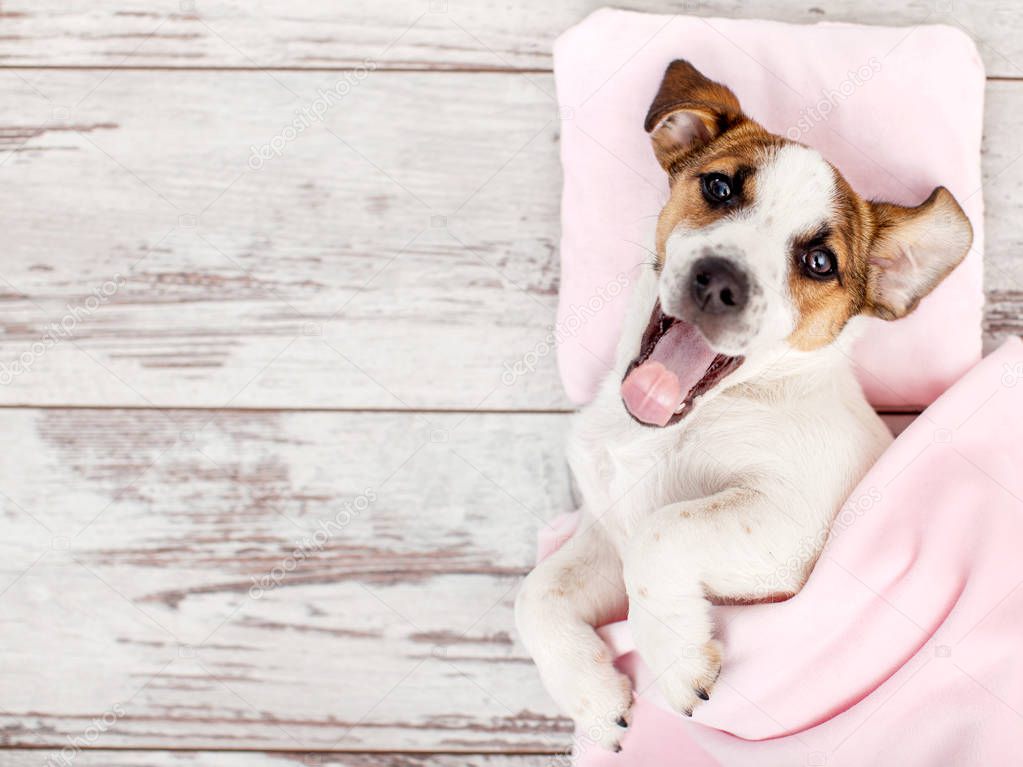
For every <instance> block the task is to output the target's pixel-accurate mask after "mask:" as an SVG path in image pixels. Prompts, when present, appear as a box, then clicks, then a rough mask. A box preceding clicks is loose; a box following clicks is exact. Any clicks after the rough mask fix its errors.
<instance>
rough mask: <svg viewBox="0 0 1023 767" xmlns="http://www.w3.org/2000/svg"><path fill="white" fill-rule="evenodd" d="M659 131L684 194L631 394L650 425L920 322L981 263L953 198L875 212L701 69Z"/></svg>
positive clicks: (660, 240)
mask: <svg viewBox="0 0 1023 767" xmlns="http://www.w3.org/2000/svg"><path fill="white" fill-rule="evenodd" d="M646 129H647V131H648V132H649V134H650V139H651V141H652V143H653V148H654V153H655V154H656V156H657V159H658V161H659V162H660V164H661V166H662V167H663V168H664V170H665V171H666V172H667V173H668V177H669V181H670V189H671V192H670V197H669V199H668V202H667V204H666V205H665V206H664V209H663V210H662V211H661V214H660V218H659V220H658V224H657V235H656V248H657V262H656V263H657V273H658V276H657V298H658V300H657V302H656V305H655V306H654V309H653V313H652V316H651V317H650V321H649V323H648V324H647V327H646V331H645V332H644V333H643V337H642V339H641V341H640V348H639V354H638V355H637V356H636V357H635V359H634V360H633V361H632V362H631V364H630V365H629V366H628V368H627V371H626V375H625V378H624V379H623V381H622V386H621V393H622V398H623V400H624V402H625V406H626V408H627V409H628V410H629V412H630V413H631V414H632V415H633V417H635V418H636V419H637V420H639V421H640V422H642V423H646V424H650V425H655V426H665V425H668V424H673V423H677V422H678V421H680V420H681V419H682V418H684V417H685V416H686V414H687V413H688V412H690V411H691V410H692V409H693V406H694V403H695V402H696V401H697V398H706V397H707V396H710V395H711V394H712V393H713V392H715V391H718V390H720V389H721V388H722V386H721V384H722V383H727V381H728V380H729V379H730V378H731V380H739V379H741V378H742V377H743V376H742V375H736V374H735V371H737V370H739V369H740V368H741V367H742V366H744V364H750V361H755V360H761V359H766V358H768V357H771V356H772V355H773V356H774V357H777V355H778V354H779V353H781V352H785V351H787V350H790V349H794V350H799V351H800V352H804V353H805V352H811V351H813V350H817V349H821V348H823V347H826V346H828V345H829V344H831V343H832V342H833V341H835V340H836V339H837V338H838V336H839V334H840V333H841V332H842V329H843V328H844V327H845V326H846V323H847V322H848V321H849V320H850V319H851V318H853V317H855V316H857V315H861V314H864V315H872V316H874V317H880V318H882V319H885V320H894V319H897V318H899V317H903V316H905V315H906V314H908V313H909V312H911V311H913V309H914V308H915V307H916V305H917V304H918V303H919V301H920V299H921V298H923V297H924V296H925V295H927V294H928V293H929V292H931V290H933V289H934V287H935V286H937V285H938V283H940V282H941V280H942V279H944V277H945V276H946V275H947V274H948V273H949V272H951V271H952V269H954V268H955V267H956V265H957V264H959V262H960V261H962V259H963V257H964V256H965V255H966V253H967V251H968V250H969V247H970V243H971V240H972V236H973V233H972V229H971V227H970V223H969V221H968V220H967V218H966V216H965V214H964V213H963V211H962V209H961V208H960V207H959V205H958V203H957V202H956V201H955V199H954V198H953V197H952V195H951V194H950V193H949V192H948V190H947V189H945V188H944V187H938V188H937V189H935V190H934V191H933V192H932V193H931V195H930V197H928V198H927V200H925V201H924V202H923V203H921V204H920V205H918V206H917V207H915V208H907V207H902V206H900V205H894V204H890V203H882V202H871V201H867V200H864V199H862V198H861V197H859V196H858V195H857V194H856V193H855V192H854V191H853V190H852V188H851V187H850V186H849V184H848V183H847V182H846V181H845V179H844V178H842V176H841V175H840V174H839V173H838V171H837V170H835V168H834V167H832V166H831V165H830V164H828V162H827V161H826V160H824V158H823V157H821V156H820V154H818V153H817V152H816V151H814V150H813V149H810V148H808V147H806V146H803V145H802V144H798V143H796V142H793V141H789V140H787V139H784V138H782V137H780V136H776V135H774V134H771V133H768V132H767V131H766V130H765V129H764V128H763V127H762V126H760V125H758V124H757V123H756V122H754V121H753V120H751V119H749V118H748V117H746V116H745V115H744V114H743V113H742V109H741V108H740V106H739V102H738V100H737V99H736V97H735V94H733V93H732V92H731V91H730V90H729V89H728V88H726V87H725V86H723V85H721V84H719V83H715V82H713V81H711V80H709V79H707V78H706V77H704V76H703V75H702V74H700V73H699V72H698V71H697V70H696V69H694V68H693V66H692V65H691V64H689V63H688V62H686V61H675V62H673V63H672V64H671V65H670V66H669V67H668V70H667V71H666V72H665V74H664V80H663V81H662V83H661V88H660V91H659V92H658V94H657V97H656V98H655V99H654V102H653V104H652V105H651V106H650V112H649V114H648V115H647V118H646ZM747 372H748V371H747Z"/></svg>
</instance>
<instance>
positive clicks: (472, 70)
mask: <svg viewBox="0 0 1023 767" xmlns="http://www.w3.org/2000/svg"><path fill="white" fill-rule="evenodd" d="M360 69H362V67H354V66H337V67H329V66H311V67H295V66H285V67H282V66H269V67H257V66H244V67H243V66H211V67H201V66H170V65H166V64H162V65H161V64H157V65H149V66H144V65H130V66H112V67H108V66H101V65H99V64H0V72H32V71H51V72H114V71H117V72H270V73H302V72H309V73H313V74H315V73H330V72H355V71H357V70H360ZM378 72H383V73H391V74H417V75H418V74H441V75H444V74H468V75H473V74H479V75H495V74H497V75H500V74H507V75H552V74H554V70H553V69H552V68H550V67H496V66H495V67H487V66H459V65H457V64H451V65H437V64H431V65H430V66H423V67H415V66H387V65H379V66H376V67H374V69H373V73H374V74H376V73H378ZM985 80H986V81H987V82H989V83H990V82H998V83H1019V82H1023V76H1020V77H1009V76H1008V75H986V77H985Z"/></svg>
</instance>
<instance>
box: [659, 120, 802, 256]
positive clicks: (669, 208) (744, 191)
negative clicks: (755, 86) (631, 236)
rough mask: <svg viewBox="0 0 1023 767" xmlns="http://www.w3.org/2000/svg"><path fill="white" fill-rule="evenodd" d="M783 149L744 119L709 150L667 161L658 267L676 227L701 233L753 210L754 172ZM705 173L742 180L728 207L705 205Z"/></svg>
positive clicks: (780, 141)
mask: <svg viewBox="0 0 1023 767" xmlns="http://www.w3.org/2000/svg"><path fill="white" fill-rule="evenodd" d="M782 143H783V140H782V139H780V138H778V137H777V136H772V135H771V134H770V133H768V132H767V131H766V130H765V129H764V128H763V127H762V126H760V125H759V124H757V123H755V122H753V121H752V120H747V119H743V120H742V121H740V122H739V123H738V124H736V125H735V127H733V128H732V129H730V130H729V131H728V132H727V133H725V134H723V135H722V136H720V137H719V138H718V139H717V140H715V141H713V142H711V143H710V144H707V145H705V146H703V147H699V148H696V149H694V150H691V151H688V152H683V153H678V154H676V155H673V156H672V157H671V158H670V159H669V174H670V176H669V178H670V179H671V192H670V195H669V197H668V202H667V203H666V204H665V206H664V208H663V209H662V210H661V215H660V217H659V218H658V220H657V235H656V248H657V260H658V263H659V264H663V263H664V257H665V247H666V243H667V241H668V237H669V236H670V235H671V233H672V232H673V231H675V228H676V227H679V226H681V227H683V228H684V229H700V228H702V227H705V226H709V225H711V224H713V223H714V222H716V221H719V220H720V219H722V218H725V217H726V216H729V215H733V214H734V213H735V212H736V211H739V210H742V209H743V208H746V207H749V206H751V205H753V204H754V203H755V201H756V190H757V169H758V168H759V167H760V166H761V165H762V164H763V163H764V162H765V161H766V160H767V159H768V158H769V156H770V154H771V150H772V149H773V148H774V147H777V146H780V145H781V144H782ZM709 173H723V174H725V175H727V176H729V177H736V176H737V175H738V176H739V177H741V178H742V186H741V189H740V190H739V193H738V194H737V196H736V201H735V202H734V203H733V204H732V205H730V206H728V207H714V206H712V205H710V204H709V203H708V202H707V200H706V199H704V196H703V191H702V190H701V183H702V179H703V177H704V176H705V175H707V174H709Z"/></svg>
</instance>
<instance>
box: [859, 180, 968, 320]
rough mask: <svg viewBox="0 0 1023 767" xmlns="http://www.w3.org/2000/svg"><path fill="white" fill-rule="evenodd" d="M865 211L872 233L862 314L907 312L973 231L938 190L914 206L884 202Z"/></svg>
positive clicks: (960, 254)
mask: <svg viewBox="0 0 1023 767" xmlns="http://www.w3.org/2000/svg"><path fill="white" fill-rule="evenodd" d="M870 207H871V208H872V209H873V212H874V217H875V220H876V222H877V229H876V232H875V234H874V239H873V241H872V242H871V245H870V252H869V266H868V270H867V296H866V299H867V303H866V307H867V312H868V313H869V314H873V315H874V316H876V317H880V318H881V319H884V320H894V319H898V318H899V317H904V316H906V315H907V314H909V313H910V312H911V311H913V309H915V308H916V305H917V304H918V303H920V299H921V298H923V297H924V296H926V295H927V294H928V293H930V292H931V291H932V290H934V288H936V287H937V286H938V283H940V282H941V281H942V280H943V279H945V277H947V276H948V274H949V272H951V271H952V270H953V269H955V268H956V267H957V266H958V265H959V263H960V262H961V261H962V260H963V258H965V257H966V254H967V252H968V251H969V250H970V244H971V243H972V242H973V227H971V226H970V221H969V219H968V218H966V214H965V213H963V209H962V208H960V207H959V203H958V202H956V199H955V198H954V197H953V196H952V193H951V192H949V191H948V190H947V189H946V188H945V187H943V186H939V187H938V188H937V189H935V190H934V191H933V192H931V196H930V197H928V198H927V199H926V200H925V201H924V202H923V203H921V204H920V205H918V206H916V207H915V208H905V207H903V206H901V205H893V204H891V203H885V202H872V203H870Z"/></svg>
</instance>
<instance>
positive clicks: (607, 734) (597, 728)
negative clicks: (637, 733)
mask: <svg viewBox="0 0 1023 767" xmlns="http://www.w3.org/2000/svg"><path fill="white" fill-rule="evenodd" d="M580 681H582V680H580ZM575 692H576V695H575V701H574V703H573V704H570V705H568V706H566V708H567V709H568V710H569V711H570V713H571V715H572V718H573V719H574V720H575V724H576V738H577V739H578V740H580V741H581V742H582V743H583V745H590V744H592V745H595V746H598V747H600V748H604V749H607V750H609V751H621V750H622V739H623V738H624V737H625V734H626V732H627V731H628V727H629V722H630V721H631V720H632V682H631V681H630V680H629V678H628V677H627V676H625V675H624V674H620V673H618V672H617V671H616V672H614V675H613V676H610V677H609V676H605V675H600V676H593V677H591V678H590V679H588V680H585V681H584V682H583V683H582V684H580V685H578V689H577V690H576V691H575Z"/></svg>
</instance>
